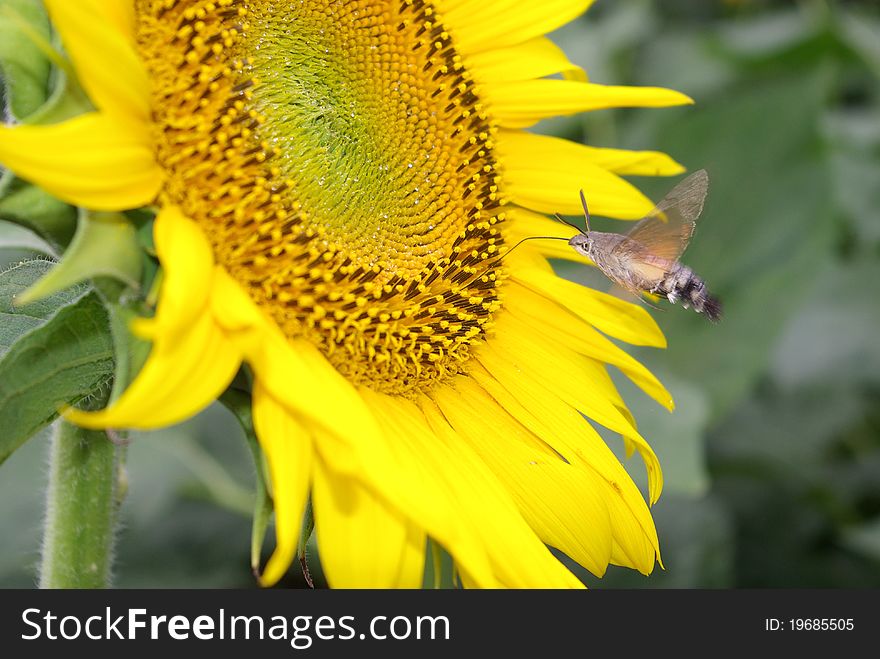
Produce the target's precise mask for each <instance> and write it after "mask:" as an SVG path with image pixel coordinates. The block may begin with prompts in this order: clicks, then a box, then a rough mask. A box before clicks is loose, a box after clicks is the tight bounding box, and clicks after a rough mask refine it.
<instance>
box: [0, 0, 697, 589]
mask: <svg viewBox="0 0 880 659" xmlns="http://www.w3.org/2000/svg"><path fill="white" fill-rule="evenodd" d="M45 4H46V6H47V9H48V10H49V13H50V16H51V19H52V21H53V23H54V25H55V27H56V28H57V30H58V31H59V33H60V35H61V38H62V41H63V45H64V48H65V50H66V53H67V55H68V56H69V58H70V60H71V62H72V64H73V66H74V68H75V70H76V72H77V75H78V77H79V80H80V83H81V85H82V87H83V88H84V89H85V91H86V92H87V94H88V96H89V98H90V99H91V102H92V103H93V105H94V110H93V111H90V112H87V113H85V114H83V115H80V116H77V117H75V118H72V119H70V120H68V121H65V122H63V123H57V124H52V125H40V126H37V125H19V126H6V127H3V128H0V162H3V163H4V164H5V165H6V166H8V167H9V168H10V169H12V170H13V171H15V172H16V173H17V174H18V175H20V176H21V177H23V178H26V179H29V180H31V181H33V182H35V183H37V184H39V185H40V186H42V187H43V188H44V189H46V190H47V191H49V192H51V193H53V194H54V195H56V196H58V197H59V198H61V199H64V200H66V201H68V202H71V203H73V204H77V205H80V206H84V207H88V208H93V209H100V210H121V209H131V208H137V207H142V206H148V205H151V206H155V207H156V208H157V209H158V212H157V216H156V219H155V223H154V240H155V245H156V249H157V254H158V259H159V262H160V264H161V267H162V269H163V279H162V285H161V293H160V297H159V301H158V304H157V307H156V312H155V315H154V316H153V317H151V318H144V319H141V320H140V321H139V322H137V323H136V325H135V326H134V327H133V330H134V331H135V332H136V333H137V334H139V335H140V336H143V337H146V338H148V339H149V340H150V341H151V342H152V350H151V353H150V356H149V359H148V361H147V362H146V364H145V365H144V367H143V369H142V371H141V373H140V374H139V376H138V377H137V378H136V380H135V381H134V382H133V383H132V384H131V385H130V387H129V388H128V389H127V391H126V392H125V393H124V394H123V395H122V396H121V397H120V398H119V399H118V400H117V401H116V402H115V403H114V404H113V405H111V406H110V407H109V408H108V409H105V410H103V411H98V412H94V413H86V412H81V411H77V410H70V411H69V412H68V414H69V417H70V418H71V419H73V420H74V421H75V422H77V423H79V424H81V425H83V426H87V427H93V428H105V427H108V428H138V429H150V428H156V427H159V426H165V425H168V424H173V423H175V422H178V421H181V420H183V419H185V418H187V417H190V416H191V415H193V414H195V413H197V412H198V411H200V410H201V409H203V408H204V407H205V406H207V405H208V404H209V403H210V402H211V401H213V400H214V399H216V398H217V397H218V396H219V395H220V394H221V393H222V392H223V391H224V390H225V389H226V387H227V386H228V385H229V384H230V382H231V381H232V379H233V377H234V376H235V375H236V373H237V371H238V370H239V368H240V367H241V365H242V364H243V363H246V364H247V365H248V366H249V368H250V371H251V372H252V375H253V392H252V405H253V419H254V426H255V429H256V432H257V435H258V437H259V441H260V443H261V446H262V448H263V450H264V452H265V455H266V457H267V462H268V466H269V469H268V471H269V475H270V477H271V485H272V495H273V500H274V508H275V516H276V530H275V533H276V545H275V549H274V553H273V554H272V556H271V558H270V559H269V561H268V563H267V564H266V565H265V568H264V569H263V571H262V574H261V576H260V580H261V583H263V584H264V585H271V584H273V583H275V582H277V581H278V579H279V578H280V577H281V576H283V574H284V573H285V571H286V570H287V568H288V567H289V565H290V564H291V562H292V559H293V557H294V555H295V551H296V547H297V541H298V536H299V532H300V526H301V522H302V516H303V511H304V508H305V506H306V503H307V500H308V498H309V497H311V500H312V502H313V508H314V517H315V524H316V533H317V539H318V544H319V547H320V553H321V561H322V564H323V567H324V570H325V573H326V575H327V578H328V581H329V583H330V584H331V585H332V586H344V587H350V586H357V587H361V586H365V587H412V586H419V585H420V583H421V580H422V573H423V568H424V562H425V553H426V546H427V540H428V539H431V540H433V541H435V542H436V543H438V544H439V545H441V546H442V547H443V548H445V549H446V550H447V551H448V552H449V553H450V554H451V555H452V557H453V559H454V561H455V566H456V569H457V571H458V573H459V575H460V576H461V579H462V581H463V583H464V584H466V585H469V586H480V587H499V586H500V587H569V586H579V585H580V582H579V580H578V579H577V578H576V577H575V576H574V575H573V574H572V573H571V572H570V571H569V570H568V569H567V568H566V567H565V566H564V565H563V563H562V562H560V561H559V560H558V559H557V558H556V556H555V555H554V553H553V552H552V551H551V549H550V548H556V549H557V550H559V551H560V552H562V553H564V554H565V555H567V556H568V557H570V558H571V559H573V560H574V561H577V562H578V563H579V564H581V565H582V566H584V567H586V568H587V569H588V570H590V571H591V572H593V573H595V574H597V575H602V574H603V573H604V572H605V570H606V568H607V566H608V565H609V564H617V565H623V566H630V567H632V568H635V569H637V570H639V571H641V572H643V573H645V574H647V573H650V572H651V571H652V569H653V567H654V565H655V563H656V562H657V561H658V560H659V545H658V539H657V535H656V531H655V528H654V524H653V520H652V518H651V514H650V512H649V508H648V505H647V502H646V501H645V497H644V496H643V495H642V494H641V493H640V492H639V490H638V488H637V487H636V485H635V484H634V483H633V481H632V480H631V479H630V477H629V475H628V474H627V472H626V471H625V469H624V467H623V465H622V464H621V462H620V461H619V460H618V459H617V458H616V457H615V455H614V454H613V453H612V451H611V450H610V449H609V447H608V446H607V445H606V443H605V442H604V441H603V440H602V438H601V437H600V435H599V434H598V433H597V431H596V430H595V429H594V427H593V426H592V425H591V423H590V422H589V421H588V420H586V419H585V418H584V417H585V416H586V417H588V418H589V419H591V420H592V421H594V422H595V423H597V424H600V425H602V426H604V427H606V428H608V429H610V430H612V431H615V432H617V433H620V434H621V435H622V437H623V441H624V442H625V444H626V447H627V449H628V450H629V452H632V451H633V450H637V451H638V452H639V453H640V455H641V457H642V458H643V460H644V463H645V465H646V468H647V472H648V481H649V488H650V492H649V494H648V499H649V500H650V501H651V502H652V503H653V501H654V500H656V498H657V496H659V494H660V490H661V486H662V477H661V472H660V467H659V465H658V463H657V459H656V457H655V455H654V453H653V452H652V450H651V448H650V447H649V445H648V444H647V442H646V441H645V440H644V439H643V438H642V436H641V435H640V434H639V432H638V430H637V429H636V427H635V424H634V422H633V419H632V417H631V415H630V414H629V412H628V411H627V408H626V405H625V403H624V402H623V400H622V399H621V397H620V395H619V394H618V392H617V390H616V389H615V386H614V385H613V383H612V380H611V378H610V377H609V373H608V370H607V365H609V364H610V365H613V366H615V367H617V368H618V369H620V370H621V371H622V372H623V373H625V374H626V375H627V376H628V377H630V378H631V379H632V380H633V381H634V382H635V383H636V384H638V385H639V386H640V387H641V388H642V389H644V391H646V392H647V393H648V394H649V395H651V396H652V397H654V398H655V399H656V400H658V401H659V402H660V403H661V404H663V405H665V406H667V407H671V405H672V400H671V397H670V395H669V393H668V392H667V391H666V390H665V389H664V388H663V386H662V385H661V384H660V383H659V382H658V381H657V379H656V378H655V377H654V376H653V375H651V373H650V372H648V371H647V370H646V369H645V368H644V367H643V366H642V365H641V364H639V363H638V362H637V361H635V360H634V359H633V358H632V357H630V356H629V355H628V354H627V353H626V352H624V351H623V350H622V349H621V348H619V347H618V346H617V344H616V343H614V342H612V341H611V340H610V339H609V338H607V336H610V337H613V338H615V339H619V340H621V341H625V342H627V343H631V344H637V345H652V346H662V345H664V338H663V336H662V333H661V332H660V331H659V329H658V327H657V326H656V325H655V323H654V322H653V321H652V320H651V318H650V316H649V315H648V314H647V313H646V312H645V311H644V310H643V309H641V308H639V307H638V306H635V305H632V304H629V303H627V302H623V301H620V300H618V299H616V298H614V297H612V296H609V295H607V294H603V293H600V292H598V291H595V290H592V289H590V288H586V287H583V286H580V285H578V284H576V283H572V282H570V281H566V280H564V279H560V278H559V277H557V276H556V275H555V274H554V271H553V269H552V267H551V266H550V264H549V262H548V260H547V258H548V257H561V258H565V259H578V258H579V257H578V256H577V255H576V254H574V252H572V251H570V250H568V249H567V248H565V249H558V248H557V247H556V246H555V245H556V243H553V244H549V245H542V244H540V243H539V242H530V243H526V244H523V246H522V247H520V248H518V249H517V250H515V251H509V252H508V250H509V248H510V246H511V245H513V244H514V242H515V241H517V240H519V239H520V238H521V237H525V236H527V235H533V234H536V233H541V234H547V233H548V232H550V233H552V234H560V233H562V232H563V229H562V227H561V226H559V225H556V224H552V223H551V220H549V219H548V218H547V217H546V216H545V215H543V213H547V212H551V211H559V212H562V213H575V212H577V210H578V206H577V203H578V201H577V190H578V189H579V188H583V189H584V190H585V192H586V194H587V197H588V198H589V200H590V204H591V209H592V210H593V211H594V212H595V213H596V214H601V215H606V216H610V217H617V218H622V219H633V218H637V217H639V216H641V215H643V214H645V212H646V211H648V210H649V209H650V202H649V200H648V199H647V198H646V197H644V196H643V195H642V194H641V193H639V192H638V191H637V190H636V189H635V188H633V187H632V186H631V185H630V184H628V183H627V182H625V181H624V180H623V179H621V178H619V175H627V174H675V173H678V172H680V171H681V168H680V167H679V166H678V165H677V164H676V163H675V162H674V161H672V160H671V159H669V158H668V157H667V156H665V155H663V154H659V153H654V152H627V151H620V150H614V149H599V148H591V147H587V146H582V145H579V144H574V143H571V142H568V141H565V140H561V139H555V138H550V137H543V136H539V135H535V134H531V133H528V132H526V131H525V130H524V129H525V128H527V127H529V126H531V125H533V124H535V123H537V122H538V121H539V120H541V119H543V118H546V117H551V116H554V115H560V114H573V113H577V112H582V111H586V110H596V109H601V108H608V107H618V106H667V105H674V104H681V103H687V102H690V101H689V99H688V98H687V97H685V96H683V95H681V94H679V93H677V92H674V91H670V90H665V89H659V88H647V87H640V88H639V87H614V86H605V85H599V84H594V83H590V82H588V81H587V78H586V76H585V75H584V74H583V72H581V71H580V70H579V69H578V67H576V66H574V65H573V64H571V63H570V62H569V61H568V60H567V59H566V57H565V55H564V54H563V53H562V52H561V51H560V50H559V49H558V48H557V47H556V46H554V45H553V43H552V42H551V41H549V40H548V39H547V38H546V37H545V36H544V35H545V34H546V33H547V32H549V31H551V30H553V29H555V28H556V27H558V26H560V25H562V24H564V23H566V22H568V21H570V20H572V19H573V18H575V17H576V16H578V15H580V14H581V13H582V12H583V11H584V10H585V9H586V8H587V7H588V6H589V4H590V2H589V1H587V0H540V1H533V0H529V1H527V2H523V1H522V0H516V1H514V0H493V1H492V2H485V1H484V0H479V1H477V0H434V1H433V2H431V1H423V0H394V1H392V2H386V1H383V0H350V1H345V2H342V1H336V0H296V1H292V0H280V1H279V0H77V2H70V0H45ZM569 235H571V234H569ZM606 335H607V336H606Z"/></svg>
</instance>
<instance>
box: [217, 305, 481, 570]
mask: <svg viewBox="0 0 880 659" xmlns="http://www.w3.org/2000/svg"><path fill="white" fill-rule="evenodd" d="M243 305H244V303H243V302H240V303H236V306H241V307H243ZM240 310H241V311H245V309H243V308H242V309H240ZM254 318H257V317H256V316H254ZM236 319H237V320H245V318H244V316H236ZM226 331H227V332H228V333H230V337H231V340H232V341H234V342H235V345H236V346H237V348H238V349H240V350H243V351H244V352H245V354H246V358H247V360H248V361H249V362H250V363H251V365H252V367H253V369H254V373H255V377H256V379H257V381H259V382H260V384H261V386H262V387H264V388H265V391H266V392H267V393H269V394H270V395H271V396H272V398H273V399H275V400H276V401H278V402H279V403H280V404H281V405H283V406H284V407H285V408H286V409H287V410H288V412H289V413H290V414H292V416H293V417H294V418H295V419H296V420H297V421H298V422H299V423H301V424H302V425H304V426H307V427H308V428H309V429H310V432H312V433H313V434H314V436H315V446H316V448H317V451H318V453H319V455H320V456H321V459H322V460H323V463H324V464H326V465H327V466H328V468H332V470H333V472H334V473H335V474H337V475H338V476H340V477H346V478H349V479H352V480H356V481H359V482H360V483H361V484H362V485H363V486H364V487H365V488H366V489H368V490H369V491H371V492H372V493H373V494H374V495H375V496H376V497H377V498H379V499H381V500H382V501H383V502H384V503H385V505H386V506H388V507H389V508H390V509H395V510H397V511H398V512H399V514H400V515H401V516H402V517H404V518H406V519H408V520H410V521H413V522H416V523H417V524H419V525H420V526H421V527H422V528H423V529H424V530H425V531H426V532H427V533H428V534H430V535H431V536H432V537H433V538H436V539H437V540H438V542H441V543H442V544H443V545H444V546H446V547H449V548H453V547H454V548H455V551H456V552H457V553H456V558H457V560H459V561H460V562H461V563H462V564H463V565H465V566H466V567H467V569H468V570H469V572H470V573H472V574H473V575H474V576H475V578H477V579H478V580H479V581H480V583H483V584H487V585H492V584H494V581H493V577H492V572H491V569H490V567H489V563H488V560H487V557H486V555H485V549H484V548H483V547H482V546H481V545H480V544H479V543H478V542H477V541H476V539H475V538H474V537H473V533H471V532H469V531H467V530H466V528H465V525H464V524H463V522H462V521H461V520H460V519H458V518H457V517H456V513H455V511H453V510H452V509H451V508H449V507H444V506H440V505H438V502H442V501H444V500H445V499H446V498H447V495H446V493H445V486H444V485H443V484H442V482H441V481H440V480H439V476H438V475H436V474H435V473H434V472H433V471H432V470H433V468H434V465H433V464H426V463H425V460H424V457H423V456H422V455H420V454H418V453H416V452H415V451H414V450H412V449H410V447H408V446H407V445H402V444H399V443H395V442H392V441H390V439H389V437H388V436H387V435H386V434H385V433H384V432H383V431H382V429H381V428H380V427H379V426H378V424H377V421H376V418H375V416H374V413H373V411H372V410H371V409H370V408H369V407H368V406H367V405H366V404H365V402H364V399H363V398H362V396H361V394H360V393H359V392H358V391H357V390H355V389H354V387H353V386H352V385H351V383H350V382H349V381H348V380H346V379H345V378H344V377H342V375H340V374H339V372H338V371H336V369H334V368H333V367H332V366H331V365H330V363H329V362H327V360H326V358H325V357H324V356H323V355H321V354H320V353H319V352H318V350H317V348H316V347H315V346H314V345H313V344H311V343H309V342H307V341H304V340H298V341H288V340H287V339H286V338H285V337H283V336H282V335H281V333H280V331H278V329H277V327H275V326H274V325H270V324H267V323H262V324H261V321H254V324H253V325H251V326H249V328H246V327H244V326H242V327H241V328H239V329H238V330H226ZM241 337H244V339H242V338H241ZM391 475H393V476H391Z"/></svg>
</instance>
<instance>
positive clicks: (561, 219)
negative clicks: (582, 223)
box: [553, 213, 584, 233]
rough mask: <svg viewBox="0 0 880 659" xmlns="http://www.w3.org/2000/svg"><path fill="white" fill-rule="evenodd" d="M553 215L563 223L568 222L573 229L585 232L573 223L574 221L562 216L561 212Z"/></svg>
mask: <svg viewBox="0 0 880 659" xmlns="http://www.w3.org/2000/svg"><path fill="white" fill-rule="evenodd" d="M553 217H555V218H556V219H557V220H559V221H560V222H562V223H563V224H567V225H568V226H570V227H571V228H572V229H577V232H578V233H583V232H584V230H583V229H581V228H580V227H579V226H578V225H577V224H573V223H572V222H569V221H568V220H566V219H565V218H564V217H562V215H560V214H559V213H553Z"/></svg>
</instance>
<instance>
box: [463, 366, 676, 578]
mask: <svg viewBox="0 0 880 659" xmlns="http://www.w3.org/2000/svg"><path fill="white" fill-rule="evenodd" d="M471 377H473V378H474V380H476V381H477V382H478V383H479V384H480V386H481V387H483V389H484V390H485V391H486V392H488V393H489V394H490V395H491V396H492V398H493V399H495V400H496V401H497V403H498V404H499V405H500V406H501V407H503V408H504V409H505V410H506V411H507V412H508V413H509V414H511V415H512V416H514V417H515V418H516V419H517V421H519V422H520V423H521V424H523V426H525V427H526V428H528V429H529V430H530V431H531V432H532V433H534V434H535V435H536V436H537V437H540V438H541V440H543V441H544V442H546V443H547V445H549V446H551V447H552V448H553V450H554V451H556V452H557V453H558V454H559V455H561V456H562V457H563V458H564V459H565V460H566V461H567V462H569V463H571V464H573V465H580V466H581V467H583V468H587V469H590V470H592V471H593V472H595V473H596V475H597V476H598V477H599V479H600V481H601V482H602V483H604V486H605V489H604V500H605V503H606V505H607V506H608V507H609V511H610V520H611V526H612V534H613V538H614V541H613V545H612V562H614V563H616V564H618V565H628V566H631V567H634V568H636V569H638V570H640V571H641V572H643V573H645V574H648V573H650V572H651V570H653V567H654V563H655V559H657V560H659V556H660V553H659V552H660V550H659V544H658V540H657V531H656V529H655V527H654V520H653V519H652V518H651V513H650V511H649V510H648V507H647V505H646V504H645V500H644V498H643V497H642V495H641V493H640V492H639V490H638V488H637V487H636V486H635V483H633V481H632V479H631V478H630V477H629V474H627V473H626V470H625V469H624V468H623V465H621V464H620V461H619V460H618V459H617V458H616V457H615V456H614V454H613V453H612V452H611V450H610V449H609V448H608V446H607V445H606V444H605V442H604V440H603V439H602V438H601V437H600V436H599V434H598V433H597V432H596V431H595V430H594V429H593V427H592V426H591V425H590V424H589V423H587V422H586V420H585V419H584V418H583V417H582V416H581V415H580V413H579V412H578V411H577V410H576V409H574V408H573V407H571V406H570V405H568V404H567V403H565V402H564V401H562V400H561V399H560V398H558V397H557V396H555V395H552V392H547V391H546V390H544V389H543V388H540V387H534V386H532V385H531V384H530V383H525V382H523V381H522V378H519V377H517V378H515V379H510V378H509V377H506V374H504V373H500V372H490V371H489V370H487V369H486V368H483V367H482V366H481V365H479V364H477V365H475V366H474V367H473V368H472V369H471Z"/></svg>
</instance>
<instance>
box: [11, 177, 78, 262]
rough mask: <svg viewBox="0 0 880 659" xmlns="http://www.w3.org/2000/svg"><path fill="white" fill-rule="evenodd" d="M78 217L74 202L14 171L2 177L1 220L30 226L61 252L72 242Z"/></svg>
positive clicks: (29, 227)
mask: <svg viewBox="0 0 880 659" xmlns="http://www.w3.org/2000/svg"><path fill="white" fill-rule="evenodd" d="M76 217H77V211H76V209H75V208H74V207H73V206H70V205H68V204H66V203H64V202H63V201H60V200H58V199H56V198H55V197H53V196H51V195H49V194H48V193H46V192H44V191H43V190H41V189H40V188H38V187H36V186H34V185H30V184H29V183H26V182H24V181H22V180H21V179H17V178H16V177H15V175H13V174H12V172H8V171H7V172H5V173H4V174H3V175H2V177H0V220H6V221H8V222H12V223H13V224H19V225H21V226H23V227H27V228H28V229H30V230H31V231H33V232H35V233H36V234H37V235H38V236H40V237H41V238H43V239H45V240H46V241H47V242H48V243H49V244H50V245H52V247H53V248H55V250H56V251H57V252H61V251H63V250H64V248H65V247H66V246H67V245H68V243H70V240H71V238H72V237H73V234H74V232H75V231H76Z"/></svg>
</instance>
